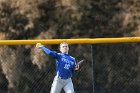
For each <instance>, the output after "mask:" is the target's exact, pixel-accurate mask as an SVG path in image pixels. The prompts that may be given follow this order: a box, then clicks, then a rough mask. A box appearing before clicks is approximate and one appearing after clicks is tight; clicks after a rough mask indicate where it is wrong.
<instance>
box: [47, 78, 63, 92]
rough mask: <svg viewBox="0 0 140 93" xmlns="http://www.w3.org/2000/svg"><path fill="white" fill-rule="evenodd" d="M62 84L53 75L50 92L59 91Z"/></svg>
mask: <svg viewBox="0 0 140 93" xmlns="http://www.w3.org/2000/svg"><path fill="white" fill-rule="evenodd" d="M62 87H63V85H62V84H61V83H60V80H59V79H58V78H57V77H55V78H54V80H53V83H52V87H51V91H50V93H60V92H61V90H62Z"/></svg>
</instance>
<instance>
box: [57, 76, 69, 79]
mask: <svg viewBox="0 0 140 93" xmlns="http://www.w3.org/2000/svg"><path fill="white" fill-rule="evenodd" d="M58 78H60V79H68V78H69V77H60V76H58Z"/></svg>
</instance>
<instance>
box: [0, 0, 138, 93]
mask: <svg viewBox="0 0 140 93" xmlns="http://www.w3.org/2000/svg"><path fill="white" fill-rule="evenodd" d="M126 36H127V37H128V36H129V37H133V36H140V0H0V39H1V40H22V39H26V40H28V39H70V38H98V37H100V38H101V37H102V38H103V37H126ZM46 46H47V47H48V48H50V49H51V50H54V51H58V46H57V45H46ZM58 52H59V51H58ZM92 52H94V54H93V56H92ZM70 54H72V55H73V56H74V57H76V59H77V60H80V59H82V58H84V59H86V64H85V66H84V67H83V69H82V71H81V72H79V73H77V74H75V75H74V77H73V82H74V87H75V91H76V93H93V83H94V84H95V90H94V91H95V93H140V47H139V43H124V44H101V45H95V46H94V49H93V51H91V45H82V44H81V45H80V44H77V45H70ZM92 58H94V59H92ZM92 60H94V62H95V64H94V69H95V71H94V77H95V78H94V80H95V81H94V82H93V71H92V69H93V63H92V62H93V61H92ZM54 71H55V60H53V59H52V58H50V57H49V56H47V55H45V54H44V52H42V51H40V50H36V49H35V46H33V45H25V46H21V45H18V46H0V93H7V92H8V93H49V91H50V87H51V83H52V81H53V78H54V75H55V73H54Z"/></svg>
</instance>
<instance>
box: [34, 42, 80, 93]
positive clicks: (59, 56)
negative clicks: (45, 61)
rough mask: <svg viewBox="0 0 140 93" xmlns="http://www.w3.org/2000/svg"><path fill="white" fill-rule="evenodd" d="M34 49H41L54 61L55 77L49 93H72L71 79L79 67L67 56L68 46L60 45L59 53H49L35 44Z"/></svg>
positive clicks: (40, 45) (41, 46) (46, 49)
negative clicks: (62, 92)
mask: <svg viewBox="0 0 140 93" xmlns="http://www.w3.org/2000/svg"><path fill="white" fill-rule="evenodd" d="M36 47H39V48H41V49H42V50H43V51H44V52H45V53H46V54H48V55H50V56H52V57H53V58H55V59H56V76H55V78H54V80H53V83H52V87H51V91H50V93H60V92H61V90H62V89H64V91H65V93H74V88H73V83H72V80H71V77H72V75H73V73H74V71H75V70H79V66H77V65H76V61H75V58H74V57H72V56H70V55H69V54H68V51H69V47H68V44H67V43H61V44H60V47H59V50H60V52H61V53H57V52H54V51H51V50H49V49H48V48H46V47H45V46H43V45H42V44H41V43H37V44H36Z"/></svg>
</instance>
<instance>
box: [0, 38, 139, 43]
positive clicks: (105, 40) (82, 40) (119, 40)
mask: <svg viewBox="0 0 140 93" xmlns="http://www.w3.org/2000/svg"><path fill="white" fill-rule="evenodd" d="M62 42H67V43H68V44H103V43H124V42H140V37H121V38H79V39H45V40H44V39H43V40H0V45H34V44H36V43H42V44H51V45H52V44H60V43H62Z"/></svg>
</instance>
